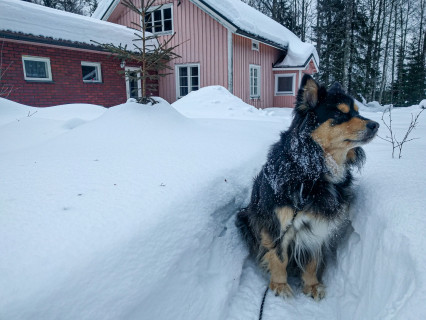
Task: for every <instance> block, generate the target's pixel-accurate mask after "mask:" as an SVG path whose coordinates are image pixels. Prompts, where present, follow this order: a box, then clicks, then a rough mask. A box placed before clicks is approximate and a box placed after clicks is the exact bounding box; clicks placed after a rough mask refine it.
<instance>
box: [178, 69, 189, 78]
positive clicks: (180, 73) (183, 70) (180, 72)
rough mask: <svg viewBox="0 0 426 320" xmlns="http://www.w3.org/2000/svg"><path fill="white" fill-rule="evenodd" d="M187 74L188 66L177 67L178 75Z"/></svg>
mask: <svg viewBox="0 0 426 320" xmlns="http://www.w3.org/2000/svg"><path fill="white" fill-rule="evenodd" d="M187 75H188V68H187V67H179V76H180V77H183V76H187Z"/></svg>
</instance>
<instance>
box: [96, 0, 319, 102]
mask: <svg viewBox="0 0 426 320" xmlns="http://www.w3.org/2000/svg"><path fill="white" fill-rule="evenodd" d="M154 5H155V6H154V7H153V9H154V8H159V10H156V11H155V12H151V13H150V14H148V16H147V17H146V19H147V21H151V26H150V28H149V31H152V32H153V33H155V34H157V35H159V41H164V40H166V39H168V38H170V36H171V35H172V34H173V33H176V35H175V37H174V38H173V39H172V41H171V45H177V44H179V46H178V47H177V49H176V50H175V52H176V53H177V54H179V55H180V56H181V58H179V59H176V60H173V61H171V62H170V67H172V68H173V71H174V76H167V77H164V78H162V79H161V80H160V82H159V95H160V96H161V97H163V98H165V99H166V100H167V101H169V102H170V103H172V102H174V101H176V100H177V99H179V98H180V97H183V96H185V95H186V94H188V93H189V92H191V91H193V90H197V89H198V88H200V87H204V86H209V85H221V86H224V87H226V88H228V90H229V91H230V92H231V93H233V94H234V95H236V96H238V97H239V98H241V99H242V100H243V101H245V102H246V103H249V104H251V105H253V106H255V107H258V108H266V107H292V106H293V104H294V101H295V96H296V94H297V90H298V86H299V83H300V81H301V78H302V74H303V73H309V74H312V73H315V72H318V63H319V61H318V53H317V51H316V49H315V47H314V46H313V45H312V44H309V43H304V42H302V41H301V40H300V39H299V38H298V37H297V36H295V35H294V34H293V33H292V32H290V31H289V30H288V29H287V28H285V27H283V26H282V25H280V24H279V23H277V22H275V21H274V20H272V19H270V18H269V17H267V16H265V15H263V14H262V13H260V12H259V11H257V10H255V9H253V8H252V7H250V6H248V5H247V4H245V3H243V2H242V1H240V0H157V1H155V3H154ZM158 6H161V7H158ZM92 17H94V18H98V19H100V20H104V21H109V22H112V23H116V24H120V25H124V26H128V27H131V26H132V25H134V24H132V23H133V22H135V23H138V22H140V21H139V19H140V17H139V16H138V15H137V14H135V13H134V12H132V11H130V9H128V8H127V7H125V6H123V5H122V4H121V0H102V1H101V2H100V3H99V6H98V8H97V10H96V11H95V12H94V14H93V16H92ZM152 22H153V23H154V25H152Z"/></svg>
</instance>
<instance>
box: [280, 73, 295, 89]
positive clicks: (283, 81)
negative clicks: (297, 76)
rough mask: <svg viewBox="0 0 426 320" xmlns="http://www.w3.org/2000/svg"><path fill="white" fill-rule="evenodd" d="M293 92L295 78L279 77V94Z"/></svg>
mask: <svg viewBox="0 0 426 320" xmlns="http://www.w3.org/2000/svg"><path fill="white" fill-rule="evenodd" d="M292 91H293V77H279V78H278V92H292Z"/></svg>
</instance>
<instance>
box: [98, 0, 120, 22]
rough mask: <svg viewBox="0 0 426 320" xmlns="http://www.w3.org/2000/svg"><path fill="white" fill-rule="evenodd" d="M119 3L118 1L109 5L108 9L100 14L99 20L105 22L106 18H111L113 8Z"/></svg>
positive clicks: (115, 0)
mask: <svg viewBox="0 0 426 320" xmlns="http://www.w3.org/2000/svg"><path fill="white" fill-rule="evenodd" d="M119 3H120V0H113V1H111V3H110V4H109V6H108V8H107V9H106V10H105V12H104V13H103V14H102V16H101V18H100V19H99V20H103V21H107V20H108V18H109V17H110V16H111V14H112V13H113V12H114V10H115V8H117V6H118V4H119Z"/></svg>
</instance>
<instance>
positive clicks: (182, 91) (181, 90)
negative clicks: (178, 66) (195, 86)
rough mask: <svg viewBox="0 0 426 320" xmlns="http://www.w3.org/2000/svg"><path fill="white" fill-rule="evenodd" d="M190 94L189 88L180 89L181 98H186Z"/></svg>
mask: <svg viewBox="0 0 426 320" xmlns="http://www.w3.org/2000/svg"><path fill="white" fill-rule="evenodd" d="M187 94H188V87H180V96H181V97H183V96H186V95H187Z"/></svg>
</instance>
